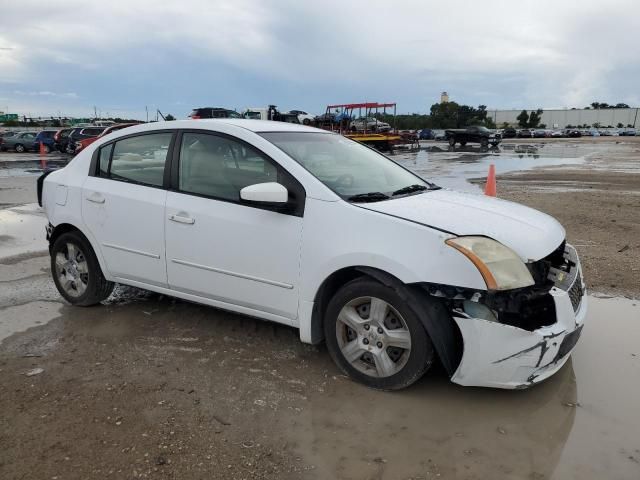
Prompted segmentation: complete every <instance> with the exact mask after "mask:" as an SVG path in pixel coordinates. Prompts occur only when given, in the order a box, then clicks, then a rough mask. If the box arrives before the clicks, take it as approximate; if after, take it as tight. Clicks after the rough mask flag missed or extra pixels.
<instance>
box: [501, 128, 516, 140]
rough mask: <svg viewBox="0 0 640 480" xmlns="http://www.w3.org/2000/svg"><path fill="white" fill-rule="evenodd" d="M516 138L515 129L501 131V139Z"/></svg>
mask: <svg viewBox="0 0 640 480" xmlns="http://www.w3.org/2000/svg"><path fill="white" fill-rule="evenodd" d="M517 136H518V132H517V131H516V129H515V128H505V129H504V130H503V131H502V138H516V137H517Z"/></svg>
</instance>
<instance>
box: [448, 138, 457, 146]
mask: <svg viewBox="0 0 640 480" xmlns="http://www.w3.org/2000/svg"><path fill="white" fill-rule="evenodd" d="M449 145H450V146H452V147H455V146H456V139H455V137H451V138H449Z"/></svg>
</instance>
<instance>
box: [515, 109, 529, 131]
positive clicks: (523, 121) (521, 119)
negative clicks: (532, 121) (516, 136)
mask: <svg viewBox="0 0 640 480" xmlns="http://www.w3.org/2000/svg"><path fill="white" fill-rule="evenodd" d="M516 120H518V125H520V126H521V127H522V128H527V127H528V126H529V114H528V113H527V111H526V110H522V111H521V112H520V115H518V116H517V117H516Z"/></svg>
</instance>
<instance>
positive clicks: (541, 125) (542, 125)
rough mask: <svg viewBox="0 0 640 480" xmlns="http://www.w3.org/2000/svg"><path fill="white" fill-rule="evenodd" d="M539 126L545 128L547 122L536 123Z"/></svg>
mask: <svg viewBox="0 0 640 480" xmlns="http://www.w3.org/2000/svg"><path fill="white" fill-rule="evenodd" d="M538 127H539V128H547V124H546V123H541V124H540V125H538Z"/></svg>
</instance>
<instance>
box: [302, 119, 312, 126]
mask: <svg viewBox="0 0 640 480" xmlns="http://www.w3.org/2000/svg"><path fill="white" fill-rule="evenodd" d="M302 124H303V125H307V126H309V125H311V120H309V119H308V118H305V119H304V120H302Z"/></svg>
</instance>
